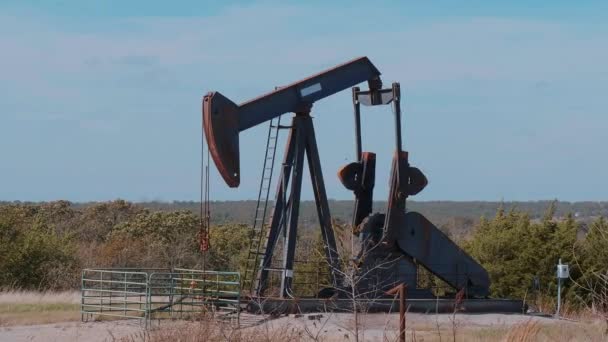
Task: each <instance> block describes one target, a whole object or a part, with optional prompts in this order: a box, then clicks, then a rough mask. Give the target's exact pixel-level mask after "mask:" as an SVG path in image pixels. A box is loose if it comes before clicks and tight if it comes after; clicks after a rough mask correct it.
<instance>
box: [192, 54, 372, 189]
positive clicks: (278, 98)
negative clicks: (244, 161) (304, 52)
mask: <svg viewBox="0 0 608 342" xmlns="http://www.w3.org/2000/svg"><path fill="white" fill-rule="evenodd" d="M364 81H368V83H369V85H370V88H372V89H370V90H372V91H373V90H374V89H376V88H378V84H379V85H380V86H381V84H382V83H381V82H380V71H378V69H376V67H375V66H374V65H373V64H372V62H370V60H369V59H368V58H367V57H360V58H357V59H354V60H352V61H350V62H347V63H344V64H341V65H338V66H336V67H334V68H331V69H328V70H325V71H323V72H321V73H318V74H316V75H313V76H311V77H308V78H305V79H303V80H300V81H298V82H295V83H292V84H290V85H288V86H285V87H281V88H279V89H277V90H275V91H273V92H271V93H268V94H266V95H262V96H260V97H257V98H254V99H252V100H250V101H247V102H244V103H242V104H240V105H236V104H235V103H234V102H232V101H231V100H229V99H228V98H226V97H225V96H223V95H222V94H220V93H219V92H210V93H208V94H207V95H205V96H204V97H203V128H204V131H205V138H206V139H207V144H208V145H209V150H210V152H211V156H212V158H213V161H214V162H215V165H216V166H217V169H218V171H219V172H220V174H221V175H222V177H223V178H224V181H226V184H228V186H230V187H233V188H234V187H238V186H239V184H240V162H239V132H241V131H244V130H246V129H248V128H250V127H253V126H256V125H258V124H261V123H263V122H266V121H268V120H271V119H272V118H275V117H277V116H279V115H282V114H284V113H288V112H294V113H298V112H308V111H310V107H311V106H312V104H313V103H314V102H315V101H318V100H321V99H323V98H326V97H328V96H331V95H333V94H335V93H337V92H339V91H342V90H344V89H347V88H350V87H352V86H355V85H357V84H359V83H361V82H364ZM378 89H379V88H378Z"/></svg>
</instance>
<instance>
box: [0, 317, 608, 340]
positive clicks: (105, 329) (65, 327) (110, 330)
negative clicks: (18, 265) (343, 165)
mask: <svg viewBox="0 0 608 342" xmlns="http://www.w3.org/2000/svg"><path fill="white" fill-rule="evenodd" d="M311 315H313V316H312V317H309V316H311ZM320 315H321V316H320V317H315V316H314V314H307V315H304V316H296V317H294V316H289V317H280V318H276V319H271V320H263V319H262V317H260V316H256V315H248V314H243V315H242V318H241V327H242V328H241V329H242V330H241V331H242V332H243V333H244V334H245V335H247V334H248V332H249V335H248V338H247V340H251V341H255V340H256V338H255V336H254V335H257V334H263V332H264V331H278V330H281V331H287V330H289V329H291V330H292V331H295V330H297V331H299V335H298V336H300V337H301V339H302V340H313V339H314V337H317V338H318V339H319V340H325V341H343V340H344V341H348V340H351V341H352V340H353V338H352V337H353V336H354V335H353V330H354V329H353V328H354V324H353V323H354V321H353V316H352V315H351V314H331V313H322V314H320ZM311 318H314V319H311ZM398 319H399V318H398V315H397V314H367V315H364V316H362V317H361V321H360V325H359V326H360V329H361V330H362V331H361V334H360V336H361V337H363V340H365V341H386V340H389V341H392V340H395V338H396V337H397V327H398ZM529 322H537V323H538V325H539V327H542V329H544V330H547V331H548V332H549V333H545V336H546V339H544V338H543V339H542V340H552V337H551V336H553V335H554V336H556V338H560V339H561V337H568V339H567V340H575V341H576V340H580V341H593V340H597V339H596V337H595V336H596V335H595V332H596V331H599V330H600V329H601V328H600V327H599V326H598V327H595V325H593V324H592V325H582V323H575V322H569V321H563V320H555V319H553V318H546V317H531V316H526V315H517V314H510V315H509V314H478V315H472V314H457V315H456V316H452V315H449V314H445V315H427V314H413V313H410V314H408V315H407V322H406V323H407V331H408V340H411V339H415V340H417V341H434V340H437V341H439V340H443V341H446V340H448V341H451V340H453V334H454V333H455V334H456V336H457V340H462V341H465V340H466V341H468V340H475V341H486V340H487V341H491V340H497V339H502V338H503V337H502V336H504V335H505V334H506V332H508V331H509V330H510V329H512V328H513V327H516V326H518V325H522V324H526V323H529ZM193 324H200V323H186V322H179V321H174V322H169V321H162V322H160V323H159V322H156V323H154V327H153V328H152V330H151V334H154V331H155V330H157V329H160V330H165V329H176V327H177V329H178V330H185V329H186V327H187V326H188V325H190V326H191V325H193ZM182 325H183V328H182ZM551 332H553V333H551ZM145 336H147V335H146V332H145V329H143V326H142V325H141V324H140V323H139V322H137V321H100V322H88V323H81V322H65V323H53V324H42V325H19V326H6V327H1V328H0V341H7V342H8V341H15V342H21V341H34V342H37V341H92V342H96V341H116V340H121V339H123V340H129V341H139V340H144V337H145ZM598 336H599V335H598ZM260 338H263V336H260ZM598 341H599V340H598Z"/></svg>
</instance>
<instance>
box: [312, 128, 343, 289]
mask: <svg viewBox="0 0 608 342" xmlns="http://www.w3.org/2000/svg"><path fill="white" fill-rule="evenodd" d="M306 125H307V127H308V128H307V130H306V154H307V159H308V168H309V170H310V179H311V182H312V188H313V192H314V195H315V203H316V206H317V215H318V216H319V224H320V225H321V235H322V237H323V246H324V249H325V258H326V260H327V262H328V264H329V267H330V274H331V281H332V285H333V287H337V286H339V285H340V284H341V283H342V281H341V279H342V272H341V269H340V260H339V254H338V249H337V246H336V238H335V236H334V231H333V228H332V225H331V215H330V213H329V204H328V202H327V194H326V192H325V182H324V181H323V172H322V171H321V161H320V159H319V150H318V149H317V141H316V139H315V129H314V127H313V125H312V119H311V118H308V120H307V122H306Z"/></svg>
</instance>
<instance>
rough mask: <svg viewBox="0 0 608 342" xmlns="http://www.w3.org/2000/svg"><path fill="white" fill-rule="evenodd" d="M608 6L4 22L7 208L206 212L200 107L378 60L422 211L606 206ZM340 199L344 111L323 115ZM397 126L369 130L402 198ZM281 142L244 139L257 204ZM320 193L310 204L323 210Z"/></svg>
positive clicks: (376, 123) (23, 7) (163, 7)
mask: <svg viewBox="0 0 608 342" xmlns="http://www.w3.org/2000/svg"><path fill="white" fill-rule="evenodd" d="M607 23H608V2H605V1H604V2H599V1H598V2H584V1H582V2H571V1H561V2H560V1H537V2H535V5H530V4H529V2H524V1H510V2H502V4H500V5H497V4H496V2H488V1H473V2H467V1H461V2H433V3H432V5H430V2H413V1H411V2H410V1H395V2H374V3H373V5H372V3H370V2H352V1H351V2H346V1H343V2H332V4H329V5H328V4H327V2H322V1H308V2H278V1H277V2H266V1H264V2H233V1H225V2H219V1H214V2H208V3H205V2H203V1H181V2H167V1H145V2H138V1H128V2H127V1H120V2H119V1H48V2H45V1H36V2H33V1H32V2H30V4H26V3H25V2H23V1H10V0H9V1H7V0H3V1H2V2H0V155H1V157H2V159H1V162H0V200H52V199H68V200H72V201H89V200H109V199H114V198H125V199H129V200H135V201H141V200H196V199H197V198H198V197H199V178H198V177H199V172H200V171H199V166H200V140H201V135H200V130H201V128H200V125H201V116H200V99H201V96H202V95H203V94H205V93H206V92H207V91H210V90H218V91H221V92H222V93H223V94H224V95H226V96H228V97H229V98H231V99H232V100H234V101H235V102H242V101H245V100H247V99H249V98H251V97H254V96H256V95H259V94H261V93H263V92H266V91H268V90H271V89H273V87H274V86H276V85H282V84H286V83H289V82H292V81H294V80H297V79H300V78H303V77H305V76H307V75H309V74H311V73H315V72H317V71H320V70H322V69H324V68H326V67H330V66H332V65H335V64H338V63H341V62H344V61H346V60H349V59H352V58H353V57H357V56H362V55H366V56H369V57H370V59H371V60H372V61H373V62H374V64H375V65H376V66H377V67H378V68H379V69H380V71H381V72H382V73H383V79H384V81H385V84H390V82H391V81H399V82H401V85H402V93H403V95H404V102H403V113H404V123H403V129H404V145H405V147H406V149H407V150H409V151H410V156H411V157H410V159H411V162H412V163H413V164H415V165H416V166H418V167H419V168H421V169H422V170H423V171H424V172H425V173H426V175H427V176H428V178H429V180H430V184H429V186H428V187H427V189H425V190H424V191H423V192H422V193H421V194H420V195H418V196H416V197H415V199H418V200H506V201H509V200H541V199H553V198H558V199H561V200H570V201H577V200H606V199H608V195H607V193H608V180H607V179H608V177H607V176H606V175H608V158H606V157H605V155H606V148H607V147H608V143H607V137H608V134H607V128H608V116H607V115H606V114H607V113H606V112H607V111H608V110H607V108H608V97H607V96H606V89H608V63H607V62H606V61H608V24H607ZM313 114H314V116H315V126H316V130H317V139H318V142H319V145H320V153H321V159H322V163H323V170H324V175H325V179H326V185H327V188H328V194H329V197H331V198H336V199H349V198H352V194H351V193H350V192H349V191H347V190H345V189H343V188H342V187H341V185H340V184H339V183H338V181H337V179H336V176H335V174H336V171H337V169H338V168H339V167H340V166H342V165H343V164H345V163H347V162H349V161H352V158H353V150H354V148H353V131H352V127H353V126H352V108H351V102H350V96H349V92H348V91H345V92H343V93H340V94H338V95H336V96H334V97H332V98H329V99H325V100H323V101H320V102H318V103H317V104H316V105H315V108H314V112H313ZM391 125H392V117H391V113H390V111H389V109H388V108H382V109H373V110H367V111H366V112H365V115H364V144H365V150H368V151H374V152H376V153H377V154H378V168H377V182H376V198H377V199H385V198H386V196H387V183H388V172H389V166H390V156H391V154H392V147H393V135H392V133H393V131H392V126H391ZM265 130H266V126H263V127H256V128H254V129H251V130H249V131H246V132H244V133H242V134H241V170H242V177H241V178H242V179H241V187H240V188H238V189H229V188H228V187H227V186H225V185H224V183H223V182H222V181H221V179H220V177H219V175H217V173H216V172H215V170H213V173H212V175H211V176H212V188H211V193H212V198H213V199H216V200H230V199H251V198H254V197H255V195H256V194H257V186H258V184H259V175H260V171H261V162H262V158H263V153H264V150H263V147H264V144H265V140H264V137H265ZM308 184H309V183H305V185H304V192H303V197H304V198H306V199H310V198H312V194H311V192H310V191H309V190H308V189H309V186H308Z"/></svg>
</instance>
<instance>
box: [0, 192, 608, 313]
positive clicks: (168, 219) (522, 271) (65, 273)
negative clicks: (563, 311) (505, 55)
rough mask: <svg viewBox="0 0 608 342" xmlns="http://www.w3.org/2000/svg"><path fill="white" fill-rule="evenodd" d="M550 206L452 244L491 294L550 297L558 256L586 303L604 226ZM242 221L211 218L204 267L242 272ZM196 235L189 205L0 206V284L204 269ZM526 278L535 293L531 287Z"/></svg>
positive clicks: (605, 247)
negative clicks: (102, 272)
mask: <svg viewBox="0 0 608 342" xmlns="http://www.w3.org/2000/svg"><path fill="white" fill-rule="evenodd" d="M559 205H560V204H559V203H558V202H553V203H551V202H549V203H546V206H545V210H544V213H543V214H542V216H540V217H537V216H536V214H535V213H532V214H531V213H529V212H527V211H525V210H522V209H521V208H519V207H511V208H508V207H507V206H506V205H504V204H503V205H502V206H501V205H499V206H498V209H497V210H495V211H494V212H493V213H492V214H491V215H482V216H481V217H480V218H477V219H475V220H470V221H467V222H466V225H467V227H466V229H467V231H468V233H467V234H465V235H461V236H458V237H457V238H456V241H457V243H459V244H460V245H461V246H462V247H463V248H464V249H465V250H467V251H468V252H469V253H470V254H471V255H472V256H473V257H474V258H475V259H476V260H478V261H479V262H480V263H481V264H482V265H483V266H484V267H485V268H486V269H487V270H488V272H489V274H490V278H491V281H492V288H491V295H492V296H493V297H500V298H525V297H528V298H530V297H531V296H532V295H534V294H536V295H538V294H539V293H540V295H542V296H545V297H551V296H554V294H555V291H556V278H555V270H556V268H555V267H556V266H555V265H556V263H557V261H558V259H559V258H561V259H562V261H563V262H565V263H568V264H570V266H571V279H570V280H569V281H567V282H566V283H565V289H564V294H565V297H566V298H567V300H568V301H569V302H570V303H573V304H576V305H588V304H589V303H591V302H593V296H594V291H596V290H597V289H598V288H602V286H605V284H604V283H603V282H602V279H603V278H602V274H606V275H608V273H607V272H608V223H607V221H606V220H605V219H604V218H603V217H602V216H597V217H595V218H593V219H591V220H589V221H581V220H578V219H577V217H575V215H574V213H571V214H567V213H564V214H562V215H558V214H557V213H558V212H559ZM244 221H245V222H241V223H237V222H219V223H218V222H217V221H214V223H213V224H212V227H211V229H210V235H211V236H210V237H211V249H210V251H209V252H208V254H207V256H206V259H205V267H207V268H208V269H222V270H238V271H241V272H243V271H244V268H245V265H246V258H247V251H248V248H249V243H250V240H251V239H252V237H253V236H252V235H251V234H252V232H251V230H250V228H249V225H248V223H249V222H248V221H246V220H244ZM345 221H346V220H345ZM310 225H311V226H312V225H314V224H313V223H312V222H311V223H310ZM335 226H336V227H337V229H339V230H340V232H339V234H338V235H340V234H342V235H343V234H344V231H345V230H348V229H350V228H349V227H348V224H346V223H345V222H340V221H339V220H338V221H337V222H336V223H335ZM199 229H200V218H199V216H198V214H197V211H196V210H194V209H193V208H182V209H177V208H159V207H157V206H151V207H146V206H145V205H141V204H134V203H131V202H127V201H123V200H116V201H110V202H101V203H89V204H87V205H82V204H73V203H70V202H67V201H55V202H47V203H15V202H11V203H2V204H0V256H1V257H0V287H4V288H21V289H40V290H49V289H50V290H57V289H71V288H78V286H79V279H80V278H79V277H80V272H81V270H82V269H83V268H87V267H139V268H152V267H161V268H162V267H173V266H179V267H194V268H199V267H202V263H203V258H202V255H201V253H200V251H199V246H198V240H197V236H198V233H199ZM447 231H448V233H449V234H450V235H452V236H454V235H453V234H451V233H453V232H451V231H450V230H449V229H447ZM299 239H300V242H299V243H298V245H299V246H302V248H301V249H300V250H299V251H298V252H297V253H298V256H299V257H300V258H301V259H306V258H312V259H315V260H316V261H318V260H319V259H318V254H319V253H318V250H319V249H321V250H322V246H321V247H319V241H320V240H319V239H320V237H319V234H318V232H317V231H316V230H308V231H306V230H303V231H302V232H301V236H299ZM315 246H316V247H315ZM313 247H314V248H313ZM315 250H317V253H316V254H315ZM346 257H348V256H346ZM535 279H536V280H537V283H538V284H540V287H539V288H538V290H535V288H534V287H533V286H532V284H533V283H534V280H535ZM607 303H608V301H607Z"/></svg>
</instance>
